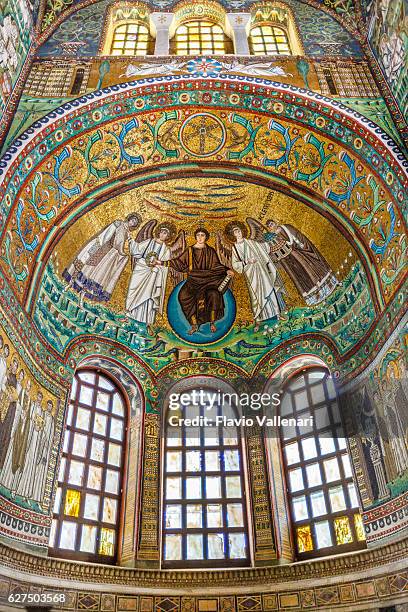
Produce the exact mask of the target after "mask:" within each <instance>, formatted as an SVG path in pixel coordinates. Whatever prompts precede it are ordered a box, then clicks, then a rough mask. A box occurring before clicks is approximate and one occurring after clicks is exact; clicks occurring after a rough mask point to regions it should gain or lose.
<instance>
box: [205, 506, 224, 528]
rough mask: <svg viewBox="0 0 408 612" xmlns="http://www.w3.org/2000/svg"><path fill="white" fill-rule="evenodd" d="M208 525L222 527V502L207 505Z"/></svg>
mask: <svg viewBox="0 0 408 612" xmlns="http://www.w3.org/2000/svg"><path fill="white" fill-rule="evenodd" d="M207 525H208V527H222V506H221V505H220V504H209V505H208V506H207Z"/></svg>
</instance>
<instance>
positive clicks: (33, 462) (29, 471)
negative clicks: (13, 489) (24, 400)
mask: <svg viewBox="0 0 408 612" xmlns="http://www.w3.org/2000/svg"><path fill="white" fill-rule="evenodd" d="M36 417H37V418H38V417H41V418H42V419H43V418H44V414H43V410H42V408H41V404H40V403H39V402H37V401H35V402H33V404H32V406H31V412H30V431H29V433H28V442H27V454H26V460H25V463H24V469H23V473H22V476H21V480H20V482H19V484H18V487H17V494H18V495H21V496H22V497H25V498H27V499H33V491H34V484H35V480H36V478H37V475H36V471H37V459H36V458H37V454H38V450H39V445H40V442H41V434H42V430H43V427H44V426H43V427H40V428H39V427H38V425H37V426H36V423H35V422H36Z"/></svg>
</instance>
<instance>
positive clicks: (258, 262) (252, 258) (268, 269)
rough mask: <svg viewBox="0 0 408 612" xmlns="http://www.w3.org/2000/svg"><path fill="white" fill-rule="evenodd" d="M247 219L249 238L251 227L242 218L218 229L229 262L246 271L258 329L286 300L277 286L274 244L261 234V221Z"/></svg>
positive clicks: (222, 253)
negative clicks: (272, 247) (282, 298)
mask: <svg viewBox="0 0 408 612" xmlns="http://www.w3.org/2000/svg"><path fill="white" fill-rule="evenodd" d="M247 222H248V225H249V227H250V229H251V234H250V237H249V238H248V228H247V227H246V225H245V224H244V223H242V222H241V221H231V222H230V223H228V224H227V225H226V227H225V229H224V232H218V234H217V251H218V255H219V257H220V259H221V261H222V262H223V263H225V265H228V266H231V267H232V269H233V270H235V271H236V272H238V273H240V274H244V276H245V280H246V283H247V286H248V291H249V297H250V300H251V308H252V312H253V315H254V320H255V327H254V331H258V329H259V327H260V322H261V321H266V320H268V319H272V318H273V317H278V318H279V315H280V312H281V311H282V310H283V304H282V300H281V298H280V297H279V291H278V290H277V288H276V287H275V283H276V279H277V272H276V268H275V266H274V265H273V263H272V261H271V258H270V254H269V249H270V246H269V244H268V242H267V241H265V239H264V238H263V236H262V235H259V234H260V232H259V225H260V224H258V222H257V221H255V220H254V219H251V218H250V217H249V218H248V219H247ZM261 227H262V226H261Z"/></svg>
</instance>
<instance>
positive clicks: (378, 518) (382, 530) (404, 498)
mask: <svg viewBox="0 0 408 612" xmlns="http://www.w3.org/2000/svg"><path fill="white" fill-rule="evenodd" d="M363 521H364V529H365V533H366V539H367V543H368V544H370V542H374V541H375V542H378V541H379V540H383V539H384V538H388V537H392V536H395V535H396V534H399V533H401V532H404V531H406V530H408V493H404V494H403V495H400V496H399V497H395V498H394V499H392V500H390V501H388V502H385V503H384V504H381V506H378V507H377V508H373V509H372V510H369V511H368V512H364V514H363Z"/></svg>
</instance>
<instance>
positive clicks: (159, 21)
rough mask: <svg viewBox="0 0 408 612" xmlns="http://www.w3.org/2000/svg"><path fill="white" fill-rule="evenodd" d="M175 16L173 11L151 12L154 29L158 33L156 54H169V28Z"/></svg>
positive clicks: (155, 47)
mask: <svg viewBox="0 0 408 612" xmlns="http://www.w3.org/2000/svg"><path fill="white" fill-rule="evenodd" d="M173 17H174V15H173V13H151V15H150V19H151V22H152V24H153V29H154V32H155V34H156V43H155V46H154V54H155V55H168V54H169V45H170V41H169V29H170V24H171V22H172V21H173Z"/></svg>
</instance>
